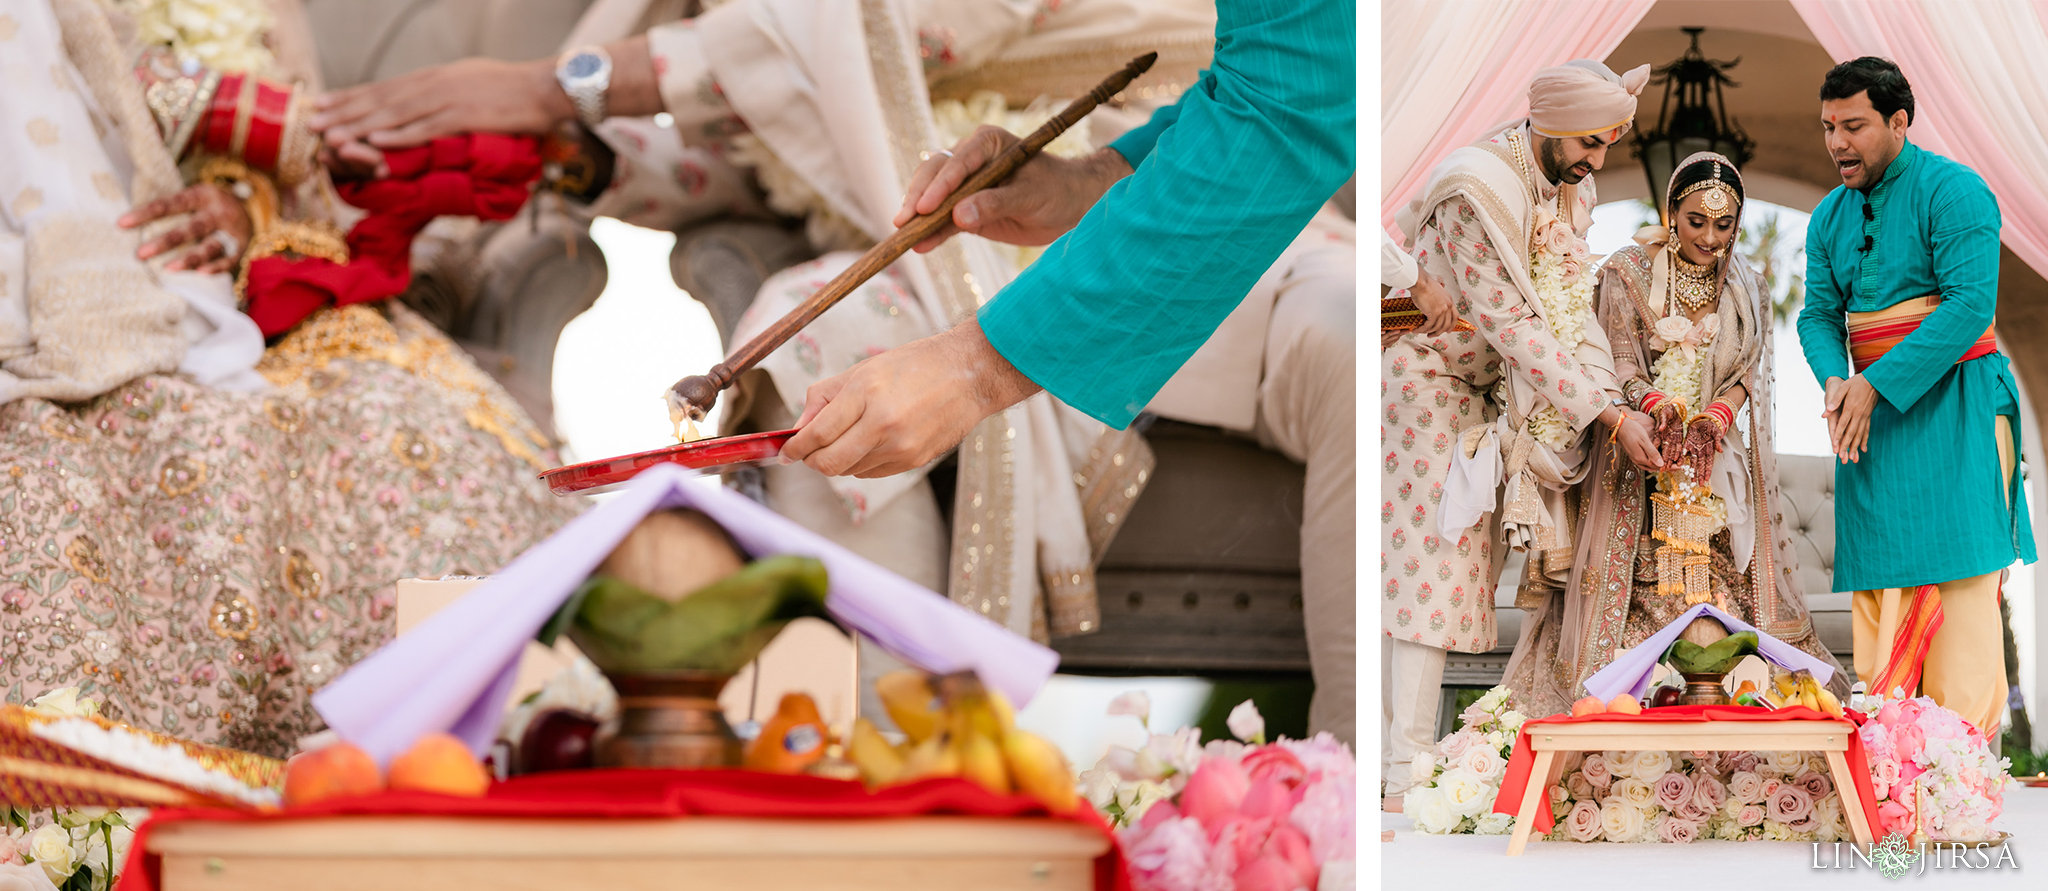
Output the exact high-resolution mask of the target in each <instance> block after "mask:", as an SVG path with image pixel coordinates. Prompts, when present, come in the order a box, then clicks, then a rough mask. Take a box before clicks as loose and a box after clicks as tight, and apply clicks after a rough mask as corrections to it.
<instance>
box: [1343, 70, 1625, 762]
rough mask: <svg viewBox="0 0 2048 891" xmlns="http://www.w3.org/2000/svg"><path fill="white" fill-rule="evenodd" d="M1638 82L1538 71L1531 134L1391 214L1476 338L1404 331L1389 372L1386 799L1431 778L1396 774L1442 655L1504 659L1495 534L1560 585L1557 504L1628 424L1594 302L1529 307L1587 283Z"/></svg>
mask: <svg viewBox="0 0 2048 891" xmlns="http://www.w3.org/2000/svg"><path fill="white" fill-rule="evenodd" d="M1649 76H1650V66H1648V65H1644V66H1642V67H1640V68H1637V69H1635V70H1633V71H1630V72H1628V73H1627V74H1626V75H1616V74H1615V73H1614V72H1612V71H1610V70H1608V68H1607V66H1605V65H1602V64H1600V63H1599V62H1594V61H1590V60H1585V59H1580V60H1576V61H1573V62H1569V63H1566V64H1564V65H1560V66H1557V67H1555V68H1546V69H1544V70H1542V71H1539V72H1537V73H1536V76H1535V78H1534V79H1533V80H1531V81H1530V83H1529V117H1528V118H1527V119H1525V120H1521V121H1516V122H1514V123H1512V124H1506V125H1502V126H1501V127H1498V128H1495V132H1493V133H1491V134H1490V135H1489V136H1488V137H1487V138H1486V139H1484V140H1482V141H1480V142H1478V143H1476V144H1474V145H1471V146H1467V147H1465V148H1461V149H1458V150H1457V151H1455V152H1452V153H1451V155H1450V157H1449V158H1447V159H1446V160H1445V161H1444V162H1443V163H1442V164H1440V165H1438V166H1437V168H1436V169H1435V170H1433V171H1431V173H1430V180H1429V184H1428V185H1427V186H1426V187H1425V189H1424V191H1423V198H1422V199H1421V200H1419V201H1417V202H1415V203H1414V204H1413V205H1411V206H1410V207H1409V208H1408V210H1407V211H1406V212H1405V213H1404V214H1402V216H1401V219H1400V224H1401V228H1402V230H1403V231H1405V232H1407V233H1409V234H1410V236H1411V240H1410V250H1411V251H1413V253H1414V255H1415V259H1416V261H1417V263H1418V264H1420V266H1421V269H1422V271H1423V272H1424V274H1426V275H1428V276H1433V277H1435V278H1437V279H1440V280H1442V281H1444V282H1446V283H1448V285H1449V288H1448V290H1449V291H1450V293H1451V296H1452V299H1453V301H1454V302H1455V304H1456V308H1457V311H1458V315H1459V317H1461V318H1465V319H1470V320H1471V321H1472V322H1473V324H1474V327H1475V328H1476V330H1472V331H1461V332H1449V333H1442V334H1424V333H1416V334H1410V335H1408V336H1406V337H1403V338H1401V339H1400V340H1399V341H1398V342H1396V343H1395V344H1394V345H1393V346H1392V347H1391V348H1390V349H1388V350H1386V351H1385V352H1384V353H1383V354H1382V356H1381V372H1382V376H1381V383H1380V388H1381V390H1380V393H1381V403H1382V409H1383V410H1382V412H1381V415H1380V418H1381V421H1382V423H1383V426H1382V427H1381V428H1380V441H1381V452H1382V454H1383V456H1384V458H1383V460H1382V464H1381V471H1382V481H1381V487H1380V492H1381V497H1382V499H1384V500H1383V501H1382V503H1381V505H1380V527H1381V563H1380V566H1381V575H1382V577H1383V578H1382V584H1381V589H1380V594H1381V614H1380V621H1381V628H1382V631H1383V632H1384V633H1385V634H1386V636H1387V640H1386V646H1385V647H1383V648H1382V654H1383V656H1382V669H1383V672H1382V675H1381V676H1382V677H1383V678H1384V679H1385V681H1384V683H1385V684H1386V686H1385V688H1384V689H1383V697H1382V702H1383V709H1384V714H1383V716H1382V717H1383V719H1384V732H1385V736H1384V737H1383V739H1384V745H1382V747H1381V750H1382V752H1383V753H1384V754H1383V759H1384V760H1383V762H1382V765H1381V767H1382V770H1383V777H1384V778H1385V781H1386V787H1385V790H1384V792H1383V794H1385V795H1388V796H1395V795H1400V794H1402V793H1403V792H1405V791H1406V790H1407V789H1408V788H1409V787H1410V786H1411V785H1413V784H1415V783H1416V782H1417V781H1420V780H1427V779H1428V778H1427V777H1426V776H1412V775H1411V774H1412V772H1411V771H1410V770H1409V769H1407V765H1408V764H1409V763H1411V762H1412V761H1413V759H1414V758H1415V756H1416V755H1417V754H1419V753H1421V752H1424V751H1428V750H1430V749H1431V748H1432V747H1433V745H1434V744H1435V739H1436V734H1435V730H1436V717H1437V707H1438V701H1439V699H1440V697H1441V695H1442V690H1443V674H1444V664H1445V660H1446V656H1447V654H1448V653H1449V652H1450V651H1457V652H1462V653H1484V652H1486V651H1488V650H1491V649H1493V647H1494V645H1495V643H1496V642H1497V636H1496V631H1495V627H1494V615H1493V597H1494V586H1495V583H1496V581H1497V576H1498V574H1499V570H1500V563H1501V557H1502V556H1503V554H1502V550H1501V547H1500V544H1501V543H1502V541H1503V536H1505V540H1506V541H1507V542H1508V543H1509V544H1511V545H1513V546H1514V547H1517V548H1524V549H1528V550H1529V551H1530V565H1531V570H1532V571H1534V572H1546V573H1557V574H1561V573H1563V572H1565V571H1566V570H1568V568H1569V562H1570V555H1571V550H1572V548H1571V545H1572V538H1571V533H1570V529H1569V528H1568V527H1567V523H1566V517H1565V512H1564V511H1563V510H1562V493H1563V490H1564V488H1565V487H1566V486H1568V485H1569V484H1570V483H1571V482H1573V481H1575V480H1577V479H1578V478H1580V477H1581V476H1582V475H1583V469H1582V468H1581V467H1579V465H1580V464H1582V463H1583V461H1582V457H1583V456H1582V454H1581V451H1582V450H1581V449H1580V448H1578V440H1579V438H1580V437H1579V433H1580V431H1582V430H1583V429H1584V428H1585V427H1586V425H1588V424H1591V423H1592V422H1593V421H1594V420H1596V419H1597V420H1600V421H1603V422H1605V423H1608V424H1610V425H1612V424H1617V423H1620V422H1621V416H1622V414H1623V413H1624V412H1623V409H1622V408H1621V407H1620V406H1618V405H1614V404H1610V402H1609V401H1608V397H1607V391H1608V390H1609V389H1610V388H1612V387H1613V372H1612V370H1611V367H1612V365H1611V360H1610V359H1609V357H1608V354H1607V342H1606V337H1605V335H1604V334H1602V333H1601V329H1600V325H1599V323H1598V322H1597V321H1596V320H1595V319H1594V318H1593V317H1592V307H1591V305H1590V302H1586V303H1585V304H1584V305H1579V304H1576V303H1571V302H1570V301H1568V300H1564V299H1562V298H1560V297H1558V296H1556V293H1557V292H1558V291H1559V289H1557V288H1555V287H1554V286H1552V287H1551V288H1550V289H1549V290H1547V291H1546V292H1545V294H1544V295H1539V293H1538V290H1537V286H1536V284H1535V282H1536V271H1537V270H1536V269H1535V267H1534V266H1533V265H1532V264H1534V263H1536V262H1539V261H1541V260H1544V259H1546V258H1548V260H1549V261H1550V263H1551V266H1550V268H1552V269H1558V268H1562V269H1565V270H1567V272H1572V271H1575V272H1576V274H1578V275H1584V276H1591V275H1593V274H1594V272H1593V267H1592V260H1591V258H1590V257H1588V256H1586V254H1585V244H1584V241H1583V238H1584V235H1585V231H1586V228H1587V227H1588V226H1589V225H1591V222H1592V208H1593V205H1594V202H1595V198H1594V191H1593V178H1592V174H1593V171H1594V170H1597V169H1599V168H1600V166H1601V165H1602V164H1604V163H1605V162H1606V159H1607V151H1608V148H1609V147H1610V146H1612V145H1614V144H1615V143H1616V142H1617V141H1619V140H1620V139H1621V138H1622V136H1623V135H1625V134H1626V133H1627V132H1628V131H1629V129H1630V127H1631V125H1632V124H1633V122H1634V120H1635V113H1636V97H1637V95H1638V94H1640V93H1641V92H1642V89H1643V86H1644V84H1645V83H1647V82H1648V80H1649ZM1544 280H1545V281H1546V282H1548V281H1550V278H1545V279H1544ZM1546 296H1547V297H1548V298H1549V299H1548V300H1546ZM1546 303H1549V304H1555V305H1554V306H1546ZM1566 313H1570V314H1573V315H1577V316H1578V317H1579V318H1578V319H1577V320H1576V322H1575V323H1572V324H1567V320H1566V319H1565V318H1563V317H1562V316H1563V315H1564V314H1566ZM1648 430H1649V427H1648V426H1647V425H1646V424H1641V423H1638V424H1624V425H1622V434H1621V435H1622V437H1623V438H1624V439H1625V440H1632V439H1634V438H1636V437H1640V438H1641V443H1637V444H1636V445H1641V446H1645V447H1647V443H1648V438H1649V436H1648ZM1454 458H1455V459H1456V460H1455V461H1454V460H1453V459H1454ZM1454 465H1455V466H1454ZM1503 481H1505V483H1506V485H1507V488H1506V491H1505V492H1504V493H1503V492H1501V490H1500V486H1501V485H1502V483H1503Z"/></svg>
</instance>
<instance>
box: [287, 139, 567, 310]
mask: <svg viewBox="0 0 2048 891" xmlns="http://www.w3.org/2000/svg"><path fill="white" fill-rule="evenodd" d="M384 158H385V162H386V163H387V164H389V165H390V168H391V173H390V175H389V176H386V177H384V178H383V179H376V180H371V181H368V182H357V183H347V184H344V185H341V186H339V187H337V190H338V191H339V192H340V193H341V197H342V199H343V200H345V201H347V202H348V203H350V204H353V205H355V206H357V207H360V208H362V209H364V210H367V211H369V212H370V213H369V216H366V217H364V218H363V219H362V221H361V222H358V223H356V225H355V228H353V229H351V230H349V233H348V251H349V262H348V263H347V264H346V265H343V264H337V263H334V262H331V261H328V260H324V259H320V258H304V259H298V260H291V259H286V258H284V257H265V258H263V259H260V260H257V261H255V262H253V263H250V264H249V280H248V286H247V294H248V297H249V306H248V313H249V318H251V319H254V320H255V321H256V327H258V328H261V329H262V330H263V336H264V337H275V336H277V335H279V334H282V333H284V332H285V331H287V330H290V328H291V327H292V326H293V325H296V324H298V323H299V321H300V320H302V319H304V318H305V317H306V316H308V315H310V314H312V312H313V311H314V310H316V309H319V308H321V307H323V306H326V305H328V304H329V303H332V304H334V305H336V306H347V305H348V304H351V303H363V302H366V301H371V300H385V299H388V298H391V297H396V296H398V294H399V293H400V292H402V291H404V290H405V287H406V285H407V284H409V283H410V282H411V281H412V240H413V237H414V236H417V235H418V234H419V233H420V230H421V229H425V228H426V227H427V224H428V223H431V222H433V221H434V218H435V217H442V216H473V217H478V218H481V219H486V220H503V219H508V218H510V217H511V216H512V215H513V214H516V213H518V212H519V208H520V207H521V206H523V205H524V204H525V203H526V198H527V195H528V194H529V192H530V191H531V187H532V185H533V181H534V180H535V179H538V178H539V177H540V172H541V156H540V141H539V140H537V139H534V138H533V137H530V136H501V135H498V134H493V133H474V134H470V135H467V136H450V137H446V138H442V139H436V140H434V141H432V142H429V143H427V144H426V145H423V146H419V147H418V148H409V149H398V150H395V151H390V152H386V153H385V155H384Z"/></svg>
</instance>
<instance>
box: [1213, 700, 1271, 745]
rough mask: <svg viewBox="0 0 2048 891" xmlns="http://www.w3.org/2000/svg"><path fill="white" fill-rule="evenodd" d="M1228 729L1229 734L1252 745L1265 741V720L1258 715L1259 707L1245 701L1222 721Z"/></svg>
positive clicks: (1249, 701)
mask: <svg viewBox="0 0 2048 891" xmlns="http://www.w3.org/2000/svg"><path fill="white" fill-rule="evenodd" d="M1223 724H1224V726H1226V727H1229V728H1230V734H1231V735H1232V736H1235V737H1237V738H1238V739H1241V740H1244V741H1245V742H1248V743H1251V744H1253V745H1260V744H1263V743H1264V742H1265V741H1266V719H1265V717H1264V716H1262V715H1260V714H1259V707H1258V706H1256V705H1253V704H1252V701H1251V700H1249V699H1247V700H1245V701H1243V702H1240V703H1238V704H1237V707H1236V708H1234V709H1231V710H1230V717H1228V718H1225V719H1224V720H1223Z"/></svg>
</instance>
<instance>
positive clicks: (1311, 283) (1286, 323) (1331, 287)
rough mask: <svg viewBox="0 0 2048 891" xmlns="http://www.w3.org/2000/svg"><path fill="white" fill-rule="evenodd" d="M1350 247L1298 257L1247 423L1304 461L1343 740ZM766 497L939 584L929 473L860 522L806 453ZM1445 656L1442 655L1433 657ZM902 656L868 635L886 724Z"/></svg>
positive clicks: (1320, 696) (768, 415)
mask: <svg viewBox="0 0 2048 891" xmlns="http://www.w3.org/2000/svg"><path fill="white" fill-rule="evenodd" d="M1355 265H1356V260H1355V259H1354V258H1353V257H1352V255H1351V254H1350V253H1348V252H1336V251H1328V252H1322V251H1319V252H1312V253H1310V254H1308V255H1306V256H1304V257H1302V258H1301V259H1299V260H1297V261H1296V263H1295V267H1294V268H1293V269H1292V270H1290V272H1289V274H1288V276H1287V278H1286V279H1285V280H1284V281H1283V282H1282V283H1281V284H1280V287H1279V290H1278V294H1277V296H1276V297H1275V303H1274V307H1273V315H1272V320H1271V322H1270V324H1269V327H1268V329H1267V335H1266V356H1265V363H1264V364H1265V368H1264V376H1263V379H1262V381H1261V384H1260V388H1259V412H1258V420H1257V426H1256V428H1255V430H1254V431H1253V432H1254V434H1255V435H1256V436H1257V437H1258V439H1259V442H1260V444H1261V445H1263V446H1265V447H1267V448H1270V449H1273V450H1275V451H1278V452H1280V453H1281V454H1284V455H1286V456H1287V457H1289V458H1292V459H1294V460H1296V461H1300V462H1302V463H1303V464H1306V465H1307V467H1308V479H1307V492H1306V495H1305V496H1304V503H1303V505H1302V507H1303V519H1302V525H1301V584H1302V618H1303V623H1304V626H1305V630H1306V632H1307V636H1308V647H1309V663H1310V668H1311V670H1312V671H1313V672H1314V675H1315V683H1316V692H1315V698H1314V700H1313V701H1312V702H1311V703H1310V706H1309V732H1310V733H1316V732H1320V731H1329V732H1330V733H1331V734H1332V735H1334V736H1336V737H1337V738H1338V739H1341V740H1343V741H1344V742H1345V743H1346V744H1353V743H1355V742H1356V732H1357V708H1358V706H1357V677H1356V675H1357V668H1356V664H1357V658H1356V655H1357V636H1358V629H1357V627H1356V626H1357V617H1358V604H1357V574H1358V566H1357V548H1358V542H1357V523H1358V517H1357V510H1358V493H1357V476H1358V474H1357V469H1356V468H1357V436H1358V430H1357V424H1358V420H1357V413H1358V408H1357V392H1358V389H1357V387H1358V384H1357V368H1358V362H1357V353H1358V348H1357V334H1356V331H1355V330H1354V325H1355V324H1356V319H1357V314H1358V307H1357V302H1358V301H1357V284H1356V278H1355V274H1354V267H1355ZM756 406H757V407H756V408H755V409H754V411H755V412H756V414H757V417H756V421H757V423H759V424H760V425H761V426H762V429H765V430H774V429H780V428H781V427H783V426H787V424H788V423H789V422H791V421H793V420H794V419H793V418H791V417H789V416H788V411H787V409H785V408H783V407H782V405H781V401H780V400H779V399H774V398H766V397H765V396H764V397H763V398H761V399H760V401H759V402H757V403H756ZM767 475H768V480H767V488H768V503H769V507H771V508H773V509H774V510H775V511H776V512H777V513H780V514H782V515H783V516H786V517H788V518H790V519H792V520H795V521H796V522H797V523H799V524H801V525H802V526H804V527H805V528H807V529H811V530H813V531H815V532H817V533H818V534H820V535H823V536H825V537H826V538H828V539H831V540H832V541H834V542H836V543H838V544H840V545H842V546H845V547H846V548H847V549H848V550H851V551H853V552H854V553H856V554H860V555H861V556H863V557H866V558H868V559H869V560H873V561H874V562H876V563H879V564H881V565H882V566H884V567H886V568H888V569H889V570H891V571H893V572H896V573H897V574H899V575H902V576H903V577H904V578H907V579H910V580H911V581H914V582H917V583H918V584H921V585H925V586H927V587H929V588H931V589H933V590H935V591H943V590H945V587H944V585H945V578H946V560H947V548H948V547H949V544H948V542H949V540H950V538H951V536H950V535H949V534H948V530H947V529H946V527H945V525H944V523H943V521H942V520H941V517H940V514H939V509H938V502H937V501H936V500H935V499H934V498H933V496H932V489H931V484H930V483H929V482H925V481H920V482H919V483H918V485H917V487H916V488H914V489H912V490H910V491H909V492H906V493H904V494H903V495H902V496H900V497H898V498H896V499H894V500H892V501H891V502H890V503H888V504H887V505H884V506H883V508H882V509H881V510H880V511H877V512H876V513H874V514H872V515H870V516H869V517H868V518H867V520H866V521H865V522H863V523H860V524H859V525H855V524H854V523H853V522H851V521H850V520H848V519H847V516H846V511H845V509H844V508H842V507H841V506H840V504H839V500H838V499H837V498H836V497H834V496H833V494H832V491H831V489H830V488H829V487H828V486H826V484H825V478H824V477H823V476H820V475H819V474H818V473H817V472H816V471H814V470H811V469H810V468H809V467H806V466H804V465H801V464H796V465H791V466H787V467H770V468H767ZM1439 664H1441V660H1439ZM897 667H899V663H897V662H896V661H895V660H894V659H892V658H890V657H889V656H888V655H887V654H885V653H883V652H881V651H880V650H879V649H877V648H875V647H874V646H873V645H872V644H867V643H863V644H862V645H861V648H860V675H861V703H860V714H861V715H862V716H864V717H867V718H869V719H870V720H872V721H874V722H875V724H876V725H877V726H880V727H890V726H891V725H890V722H889V720H888V715H887V713H886V712H884V711H883V710H882V709H881V704H880V701H879V700H877V699H876V698H875V695H874V679H875V678H876V677H878V676H880V675H881V674H883V673H885V672H887V671H890V670H893V669H895V668H897Z"/></svg>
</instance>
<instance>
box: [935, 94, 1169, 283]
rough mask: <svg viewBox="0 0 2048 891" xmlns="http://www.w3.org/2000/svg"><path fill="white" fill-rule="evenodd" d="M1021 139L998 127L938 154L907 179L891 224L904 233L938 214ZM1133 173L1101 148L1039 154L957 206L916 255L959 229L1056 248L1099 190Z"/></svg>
mask: <svg viewBox="0 0 2048 891" xmlns="http://www.w3.org/2000/svg"><path fill="white" fill-rule="evenodd" d="M1019 141H1020V140H1019V139H1018V138H1017V137H1016V136H1015V135H1014V134H1012V133H1010V132H1009V131H1007V130H1004V129H1002V128H1000V127H990V126H983V127H981V128H979V129H977V130H975V131H974V132H973V133H972V134H970V135H968V137H967V138H966V139H962V140H960V143H959V144H958V145H955V146H953V154H952V157H947V156H946V154H945V153H943V152H935V153H933V154H932V156H931V157H929V158H926V159H925V161H924V163H922V164H919V165H918V166H917V170H916V171H915V172H913V173H912V174H911V175H910V188H909V189H908V190H906V191H905V192H904V194H903V207H902V209H901V210H898V211H897V212H896V220H895V223H894V225H895V226H896V227H897V228H902V226H903V224H905V223H908V222H910V221H911V220H912V219H913V218H915V217H917V216H919V215H921V214H928V213H931V212H932V211H935V210H938V209H939V205H940V204H943V203H945V201H946V197H947V196H949V195H951V194H953V190H955V189H958V188H960V184H961V183H964V182H966V181H967V180H968V178H969V177H972V176H973V175H974V173H975V171H978V170H980V169H981V168H982V167H983V166H985V165H987V164H988V162H989V161H990V160H992V159H994V158H995V156H997V155H999V154H1002V152H1003V150H1004V149H1006V148H1009V147H1010V146H1012V145H1015V144H1016V143H1018V142H1019ZM1129 175H1131V165H1130V162H1128V161H1125V160H1124V156H1123V155H1122V153H1120V152H1118V151H1117V150H1115V149H1110V148H1104V149H1099V150H1097V151H1096V152H1095V153H1094V154H1092V155H1089V156H1087V157H1085V158H1076V159H1073V160H1068V159H1065V158H1056V157H1053V156H1051V155H1048V154H1045V153H1043V152H1041V153H1039V154H1038V155H1037V156H1035V157H1033V158H1032V159H1031V160H1029V161H1026V162H1025V163H1024V166H1022V167H1019V168H1018V169H1017V172H1015V173H1012V174H1010V178H1009V179H1007V180H1005V181H1004V182H1003V184H1002V185H999V186H996V187H994V188H989V189H983V190H981V191H979V192H976V193H974V194H973V195H969V196H968V197H967V198H966V199H965V200H963V201H961V202H960V203H959V204H956V205H954V206H953V221H952V223H951V224H949V225H947V226H946V227H945V228H943V229H940V230H939V234H937V235H934V236H932V237H930V238H927V239H925V240H924V241H923V242H921V243H919V244H918V246H917V252H918V253H920V254H922V253H925V252H927V251H930V250H931V249H933V248H936V247H938V246H939V245H941V244H944V243H945V242H946V239H948V238H952V237H953V236H954V235H957V234H959V233H961V232H969V233H972V234H975V235H979V236H981V237H983V238H987V239H990V240H993V241H1000V242H1004V243H1007V244H1021V245H1033V246H1035V245H1046V244H1051V243H1053V241H1054V240H1055V239H1057V238H1059V237H1060V236H1062V235H1065V234H1066V233H1067V230H1069V229H1072V228H1074V226H1075V225H1076V224H1078V223H1080V222H1081V217H1083V216H1085V215H1087V213H1088V209H1089V208H1091V207H1094V206H1095V202H1096V201H1097V200H1100V199H1101V198H1102V193H1104V192H1107V191H1109V187H1110V186H1112V185H1114V184H1115V183H1116V181H1117V180H1120V179H1123V178H1124V177H1126V176H1129Z"/></svg>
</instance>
